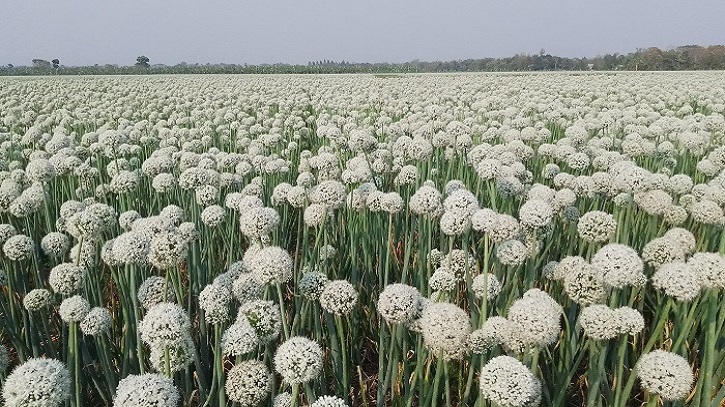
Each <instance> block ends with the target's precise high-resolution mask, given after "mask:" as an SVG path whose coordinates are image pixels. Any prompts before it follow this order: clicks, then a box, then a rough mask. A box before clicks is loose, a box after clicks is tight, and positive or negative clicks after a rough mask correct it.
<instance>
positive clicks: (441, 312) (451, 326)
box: [420, 302, 471, 360]
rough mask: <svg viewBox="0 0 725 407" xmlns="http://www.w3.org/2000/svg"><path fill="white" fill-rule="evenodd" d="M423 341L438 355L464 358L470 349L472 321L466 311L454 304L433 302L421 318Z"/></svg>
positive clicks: (446, 357) (450, 358)
mask: <svg viewBox="0 0 725 407" xmlns="http://www.w3.org/2000/svg"><path fill="white" fill-rule="evenodd" d="M420 326H421V329H422V333H423V341H424V343H425V345H426V347H428V349H430V350H431V352H432V354H433V355H435V356H436V357H441V356H442V357H443V359H445V360H452V359H462V358H463V357H464V356H465V355H466V354H467V353H468V351H469V348H468V341H469V334H470V332H471V322H470V320H469V317H468V314H467V313H466V311H464V310H462V309H461V308H459V307H458V306H456V305H454V304H449V303H445V302H440V303H433V304H430V305H428V306H427V307H425V309H424V310H423V314H422V316H421V318H420Z"/></svg>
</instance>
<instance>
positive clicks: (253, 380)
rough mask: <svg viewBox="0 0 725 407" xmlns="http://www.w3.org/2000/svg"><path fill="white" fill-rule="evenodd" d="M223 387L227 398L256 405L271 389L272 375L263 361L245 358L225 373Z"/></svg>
mask: <svg viewBox="0 0 725 407" xmlns="http://www.w3.org/2000/svg"><path fill="white" fill-rule="evenodd" d="M224 389H225V391H226V393H227V396H228V397H229V400H231V401H233V402H236V403H239V404H240V405H242V406H247V407H253V406H257V405H258V404H259V403H261V402H262V400H264V399H266V398H267V395H268V394H269V392H270V391H271V389H272V376H271V374H270V372H269V370H268V369H267V366H265V365H264V363H262V362H260V361H257V360H247V361H243V362H241V363H239V364H237V365H235V366H234V367H233V368H231V370H229V372H228V373H227V381H226V384H225V385H224Z"/></svg>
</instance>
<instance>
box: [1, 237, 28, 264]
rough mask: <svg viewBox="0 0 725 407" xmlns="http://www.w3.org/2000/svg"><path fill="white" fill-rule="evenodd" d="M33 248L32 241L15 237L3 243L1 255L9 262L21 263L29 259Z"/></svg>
mask: <svg viewBox="0 0 725 407" xmlns="http://www.w3.org/2000/svg"><path fill="white" fill-rule="evenodd" d="M34 248H35V243H34V242H33V239H31V238H30V237H28V236H25V235H15V236H12V237H10V238H9V239H8V240H6V241H5V244H3V253H4V254H5V256H7V258H8V259H10V260H15V261H21V260H27V259H29V258H31V257H32V256H33V250H34Z"/></svg>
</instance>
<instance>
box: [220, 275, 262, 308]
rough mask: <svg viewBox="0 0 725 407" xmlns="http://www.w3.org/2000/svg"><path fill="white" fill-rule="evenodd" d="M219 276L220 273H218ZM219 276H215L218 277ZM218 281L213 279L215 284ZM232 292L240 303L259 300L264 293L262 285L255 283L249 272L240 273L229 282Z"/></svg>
mask: <svg viewBox="0 0 725 407" xmlns="http://www.w3.org/2000/svg"><path fill="white" fill-rule="evenodd" d="M224 274H228V273H224ZM220 276H221V274H220ZM218 277H219V276H217V278H218ZM217 283H219V282H217V281H216V279H215V284H217ZM231 286H232V288H231V289H232V294H233V295H234V298H236V300H237V301H239V302H240V303H242V304H243V303H245V302H247V301H254V300H259V299H261V298H262V294H264V285H262V284H259V283H257V281H256V280H255V279H254V277H253V276H252V274H251V273H241V274H239V275H238V276H237V278H236V279H234V281H232V283H231Z"/></svg>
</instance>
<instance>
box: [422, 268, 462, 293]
mask: <svg viewBox="0 0 725 407" xmlns="http://www.w3.org/2000/svg"><path fill="white" fill-rule="evenodd" d="M428 286H429V287H430V289H431V290H433V291H453V290H455V289H456V287H457V286H458V279H457V278H456V276H455V274H453V273H452V272H451V271H450V270H448V269H447V268H445V267H438V268H437V269H436V270H435V271H434V272H433V274H432V275H431V276H430V279H428Z"/></svg>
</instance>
